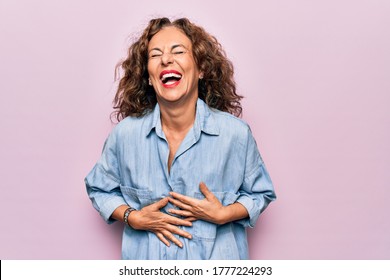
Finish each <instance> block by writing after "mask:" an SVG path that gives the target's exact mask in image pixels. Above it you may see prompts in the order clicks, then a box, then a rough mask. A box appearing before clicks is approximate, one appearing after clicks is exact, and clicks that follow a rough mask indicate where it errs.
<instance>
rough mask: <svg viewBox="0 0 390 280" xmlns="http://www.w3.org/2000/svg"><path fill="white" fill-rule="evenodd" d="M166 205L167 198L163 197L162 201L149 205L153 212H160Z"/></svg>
mask: <svg viewBox="0 0 390 280" xmlns="http://www.w3.org/2000/svg"><path fill="white" fill-rule="evenodd" d="M167 204H168V197H164V198H163V199H161V200H159V201H157V202H155V203H153V204H151V205H149V206H148V207H150V208H151V209H153V210H160V209H161V208H163V207H165V206H166V205H167Z"/></svg>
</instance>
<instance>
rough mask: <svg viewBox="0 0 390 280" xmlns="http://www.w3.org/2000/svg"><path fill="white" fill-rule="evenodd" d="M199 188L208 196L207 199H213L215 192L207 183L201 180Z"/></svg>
mask: <svg viewBox="0 0 390 280" xmlns="http://www.w3.org/2000/svg"><path fill="white" fill-rule="evenodd" d="M199 189H200V191H201V193H202V194H203V195H204V196H205V197H206V198H207V199H211V198H213V197H214V194H213V193H212V192H211V191H210V190H209V188H208V187H207V186H206V184H205V183H203V182H201V183H200V184H199Z"/></svg>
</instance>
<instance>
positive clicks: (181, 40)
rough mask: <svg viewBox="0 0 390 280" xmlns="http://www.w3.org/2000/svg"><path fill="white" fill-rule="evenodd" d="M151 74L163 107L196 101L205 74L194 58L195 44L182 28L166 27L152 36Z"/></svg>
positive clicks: (158, 99) (150, 50) (150, 53)
mask: <svg viewBox="0 0 390 280" xmlns="http://www.w3.org/2000/svg"><path fill="white" fill-rule="evenodd" d="M148 72H149V78H150V82H151V83H152V85H153V88H154V90H155V91H156V95H157V101H158V102H159V103H160V104H161V103H171V104H172V103H174V102H191V101H194V100H195V102H196V99H197V98H198V80H199V76H200V75H201V74H200V72H199V70H198V67H197V65H196V63H195V60H194V57H193V55H192V43H191V41H190V39H189V38H188V37H187V36H186V35H185V34H184V33H183V32H182V31H181V30H180V29H178V28H176V27H173V26H170V27H165V28H163V29H162V30H160V31H159V32H158V33H156V34H155V35H154V36H153V37H152V39H151V40H150V42H149V46H148Z"/></svg>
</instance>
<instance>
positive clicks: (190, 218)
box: [184, 217, 198, 222]
mask: <svg viewBox="0 0 390 280" xmlns="http://www.w3.org/2000/svg"><path fill="white" fill-rule="evenodd" d="M184 220H185V221H189V222H195V221H196V220H198V219H197V218H195V217H189V218H185V219H184Z"/></svg>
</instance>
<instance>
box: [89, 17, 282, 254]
mask: <svg viewBox="0 0 390 280" xmlns="http://www.w3.org/2000/svg"><path fill="white" fill-rule="evenodd" d="M121 67H122V68H123V70H124V75H123V77H122V78H121V80H120V83H119V87H118V91H117V93H116V96H115V100H114V102H115V107H114V108H115V109H116V117H117V119H118V121H120V122H119V123H118V125H117V126H116V127H115V128H114V129H113V131H112V132H111V134H110V136H109V137H108V139H107V140H106V143H105V146H104V149H103V153H102V156H101V158H100V160H99V161H98V163H97V164H96V165H95V167H94V168H93V169H92V171H91V172H90V173H89V174H88V176H87V177H86V179H85V183H86V186H87V191H88V195H89V197H90V199H91V200H92V203H93V205H94V207H95V208H96V209H97V210H98V211H99V212H100V214H101V215H102V217H103V218H104V219H105V221H106V222H108V223H111V222H113V221H115V220H119V221H123V222H124V223H125V224H126V225H125V228H124V232H123V241H122V258H123V259H247V258H248V245H247V238H246V230H245V228H246V227H248V226H249V227H253V226H254V225H255V222H256V220H257V218H258V217H259V215H260V213H261V212H262V211H263V210H264V209H265V208H266V207H267V205H268V204H269V202H271V201H272V200H274V199H275V198H276V197H275V193H274V190H273V186H272V183H271V180H270V178H269V176H268V172H267V171H266V169H265V166H264V163H263V161H262V159H261V157H260V154H259V152H258V149H257V147H256V143H255V140H254V138H253V136H252V134H251V132H250V129H249V127H248V125H247V124H245V123H244V122H243V121H242V120H240V119H238V118H237V117H235V116H233V114H234V115H236V116H239V115H240V114H241V105H240V99H241V96H239V95H237V94H236V90H235V83H234V80H233V67H232V65H231V63H230V61H229V60H228V59H227V58H226V56H225V54H224V52H223V50H222V48H221V46H220V44H219V43H218V42H217V40H216V39H215V38H214V37H212V36H211V35H209V34H208V33H207V32H205V31H204V29H203V28H201V27H198V26H196V25H195V24H193V23H191V22H190V21H189V20H188V19H185V18H182V19H178V20H175V21H173V22H171V21H170V20H169V19H167V18H160V19H153V20H151V21H150V22H149V25H148V26H147V28H146V29H145V30H144V32H143V34H142V35H141V37H140V38H139V39H138V41H136V42H135V43H134V44H133V45H132V46H131V47H130V48H129V52H128V57H127V59H126V60H125V61H124V62H123V63H122V64H121Z"/></svg>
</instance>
